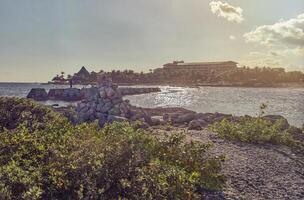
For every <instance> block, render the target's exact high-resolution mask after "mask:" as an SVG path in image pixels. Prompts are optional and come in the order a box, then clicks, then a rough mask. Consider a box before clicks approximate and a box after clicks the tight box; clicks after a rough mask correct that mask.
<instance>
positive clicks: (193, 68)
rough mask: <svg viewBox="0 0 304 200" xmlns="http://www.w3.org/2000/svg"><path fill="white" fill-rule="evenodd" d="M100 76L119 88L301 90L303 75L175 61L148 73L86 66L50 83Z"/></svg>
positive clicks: (230, 64) (91, 80) (228, 63)
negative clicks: (125, 86)
mask: <svg viewBox="0 0 304 200" xmlns="http://www.w3.org/2000/svg"><path fill="white" fill-rule="evenodd" d="M99 76H107V77H109V78H111V79H112V80H113V81H114V82H115V83H117V84H118V85H169V86H181V87H199V86H210V87H274V88H280V87H284V88H285V87H304V73H303V72H301V71H290V72H289V71H285V69H284V68H269V67H255V68H249V67H245V66H244V67H238V66H237V63H236V62H233V61H224V62H195V63H193V62H189V63H186V62H184V61H174V62H172V63H167V64H164V65H163V67H162V68H156V69H153V70H152V69H150V70H149V72H146V73H144V72H134V71H133V70H127V69H126V70H112V71H110V72H105V71H103V70H100V71H99V72H94V71H92V72H89V71H88V70H87V69H86V67H84V66H83V67H81V69H80V70H79V71H78V72H77V73H75V74H74V75H70V74H69V75H65V72H61V75H56V76H55V77H54V78H53V79H52V80H51V81H49V82H48V83H49V84H60V85H68V84H79V85H95V84H96V82H97V79H98V77H99Z"/></svg>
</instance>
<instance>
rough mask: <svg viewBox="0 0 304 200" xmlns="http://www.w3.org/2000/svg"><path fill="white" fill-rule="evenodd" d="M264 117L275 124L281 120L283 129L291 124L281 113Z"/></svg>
mask: <svg viewBox="0 0 304 200" xmlns="http://www.w3.org/2000/svg"><path fill="white" fill-rule="evenodd" d="M263 119H265V120H268V121H270V122H271V123H273V124H274V123H276V122H278V121H280V120H281V127H280V128H281V130H286V129H288V128H289V126H290V125H289V123H288V121H287V119H286V118H284V117H282V116H281V115H266V116H264V117H263Z"/></svg>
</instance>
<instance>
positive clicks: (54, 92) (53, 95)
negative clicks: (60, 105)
mask: <svg viewBox="0 0 304 200" xmlns="http://www.w3.org/2000/svg"><path fill="white" fill-rule="evenodd" d="M63 92H64V89H50V90H49V93H48V98H49V99H52V100H61V99H63Z"/></svg>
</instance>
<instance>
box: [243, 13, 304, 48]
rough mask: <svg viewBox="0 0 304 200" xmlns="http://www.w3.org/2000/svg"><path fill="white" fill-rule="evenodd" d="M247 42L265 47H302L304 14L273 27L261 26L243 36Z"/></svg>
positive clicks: (303, 41) (303, 44)
mask: <svg viewBox="0 0 304 200" xmlns="http://www.w3.org/2000/svg"><path fill="white" fill-rule="evenodd" d="M244 37H245V40H246V41H247V42H252V43H258V44H261V45H265V46H269V47H272V46H278V47H280V46H282V47H283V46H286V45H287V46H289V47H304V13H303V14H301V15H298V16H297V17H296V18H292V19H289V20H283V19H281V20H280V21H279V22H277V23H275V24H273V25H263V26H259V27H257V28H256V29H255V30H253V31H251V32H248V33H245V34H244Z"/></svg>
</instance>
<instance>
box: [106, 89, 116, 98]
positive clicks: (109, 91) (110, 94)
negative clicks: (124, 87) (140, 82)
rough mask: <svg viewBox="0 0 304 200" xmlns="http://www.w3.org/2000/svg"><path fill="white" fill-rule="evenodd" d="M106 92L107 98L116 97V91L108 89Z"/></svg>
mask: <svg viewBox="0 0 304 200" xmlns="http://www.w3.org/2000/svg"><path fill="white" fill-rule="evenodd" d="M105 92H106V95H107V97H112V96H114V95H115V90H113V89H112V88H110V87H109V88H106V89H105Z"/></svg>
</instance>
